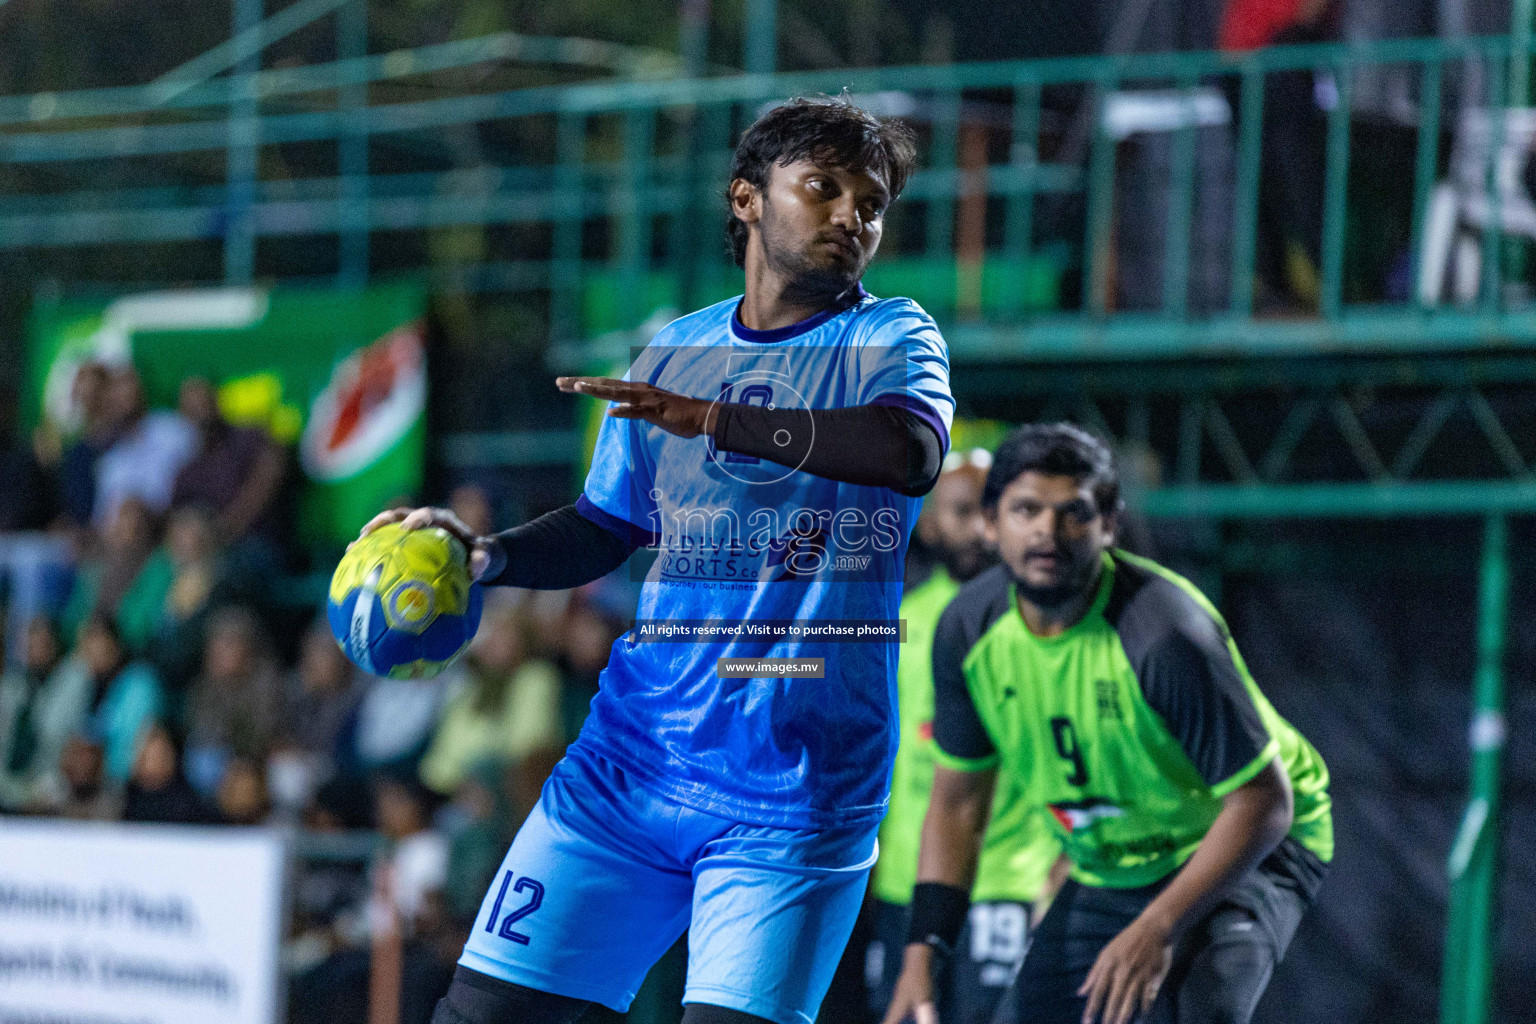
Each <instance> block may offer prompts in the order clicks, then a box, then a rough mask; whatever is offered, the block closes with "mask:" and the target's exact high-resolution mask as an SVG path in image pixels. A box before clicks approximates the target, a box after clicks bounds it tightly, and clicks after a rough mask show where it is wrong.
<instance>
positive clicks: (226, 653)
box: [187, 607, 283, 795]
mask: <svg viewBox="0 0 1536 1024" xmlns="http://www.w3.org/2000/svg"><path fill="white" fill-rule="evenodd" d="M282 712H283V677H282V675H281V674H280V673H279V672H278V669H277V664H276V662H275V660H274V658H273V655H272V653H271V651H270V650H269V648H268V646H267V643H266V637H265V634H264V631H263V629H262V626H261V621H260V620H259V619H258V618H257V617H256V615H255V613H254V612H252V611H251V610H250V609H248V608H242V607H230V608H222V609H220V610H219V611H217V612H215V613H214V614H213V616H212V617H211V618H210V619H209V621H208V635H207V640H206V643H205V645H204V648H203V673H202V675H201V676H199V677H198V679H197V680H196V681H195V682H194V683H193V684H192V689H191V691H190V692H189V693H188V696H187V777H188V778H189V779H190V780H191V781H192V786H193V788H194V789H196V790H197V791H198V792H199V793H202V794H204V795H212V794H213V793H214V792H216V791H217V790H218V788H219V784H220V783H221V782H223V780H224V773H225V771H226V769H227V768H228V765H229V762H230V759H231V758H234V757H243V758H248V759H250V760H252V761H254V762H256V763H258V764H261V763H265V761H266V758H267V754H268V753H269V752H270V751H271V749H272V744H273V741H274V739H275V738H276V736H277V730H278V726H279V723H280V721H281V716H282Z"/></svg>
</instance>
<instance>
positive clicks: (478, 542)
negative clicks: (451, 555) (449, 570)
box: [347, 508, 493, 580]
mask: <svg viewBox="0 0 1536 1024" xmlns="http://www.w3.org/2000/svg"><path fill="white" fill-rule="evenodd" d="M389 523H399V524H400V527H401V529H404V530H424V529H426V528H427V527H429V526H437V527H441V528H442V529H444V530H447V531H448V532H449V533H451V534H453V535H454V536H455V537H457V538H458V539H459V542H460V543H461V544H463V545H464V550H466V551H468V552H469V578H470V579H472V580H478V579H479V578H480V577H482V576H484V575H485V570H486V569H488V568H489V567H490V564H491V545H492V543H493V541H492V540H491V538H489V537H477V536H475V535H474V533H473V532H472V531H471V530H470V528H469V527H467V526H465V525H464V522H463V520H461V519H460V518H459V517H458V516H456V515H454V514H453V513H452V512H450V511H449V510H448V509H446V508H392V509H390V510H389V511H387V512H380V513H379V514H378V515H376V516H374V517H373V518H372V519H370V520H368V522H367V523H366V524H365V525H364V526H363V528H362V530H360V531H359V532H358V535H357V539H358V540H362V539H363V538H364V537H366V536H368V535H369V534H370V533H372V532H373V531H374V530H377V529H378V528H379V527H381V526H385V525H387V524H389ZM356 543H357V541H356V540H355V541H353V542H352V544H356ZM352 544H348V545H347V550H349V551H350V550H351V549H352Z"/></svg>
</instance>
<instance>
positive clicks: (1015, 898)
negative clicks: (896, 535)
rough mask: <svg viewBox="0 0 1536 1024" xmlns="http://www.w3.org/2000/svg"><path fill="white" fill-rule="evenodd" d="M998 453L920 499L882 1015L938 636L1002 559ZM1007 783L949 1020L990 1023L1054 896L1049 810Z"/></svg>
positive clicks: (883, 893)
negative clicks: (992, 513)
mask: <svg viewBox="0 0 1536 1024" xmlns="http://www.w3.org/2000/svg"><path fill="white" fill-rule="evenodd" d="M991 465H992V455H991V453H990V452H988V451H987V450H986V449H984V448H975V449H972V450H970V451H968V452H958V451H957V452H950V454H949V456H948V457H947V458H946V459H945V461H944V467H943V472H942V473H941V474H940V476H939V479H938V482H937V483H936V484H935V485H934V488H933V491H932V492H930V493H929V495H928V496H927V498H925V499H924V502H923V512H922V516H921V518H920V519H919V520H918V524H917V534H918V536H919V538H920V539H921V540H922V541H923V545H924V547H925V548H927V549H928V550H929V551H930V552H932V554H933V555H934V556H935V558H936V560H937V562H938V564H937V566H936V567H935V568H934V570H933V572H932V573H931V574H930V575H929V576H928V578H927V579H926V580H924V581H923V582H922V583H920V584H918V585H917V586H915V587H913V588H912V589H911V590H909V591H908V592H907V593H906V595H905V596H904V597H903V598H902V602H901V613H900V614H901V618H902V619H904V620H905V621H906V623H907V641H906V644H905V645H904V646H903V647H902V650H901V656H900V661H899V662H898V663H897V668H896V689H897V707H898V712H899V715H900V719H901V745H900V747H899V748H898V749H897V751H896V762H895V766H894V768H893V772H892V779H891V803H890V810H889V811H888V812H887V813H886V816H885V820H884V821H883V822H882V823H881V825H880V860H879V862H878V863H877V864H876V865H875V871H874V876H873V878H872V880H871V886H870V888H871V891H872V893H873V895H874V897H875V899H874V902H873V906H872V907H871V910H872V921H871V924H872V926H873V933H874V939H873V941H872V943H871V945H870V949H869V952H868V960H867V961H866V962H867V965H868V971H867V980H868V981H869V983H870V984H869V990H870V1003H871V1008H872V1009H873V1011H874V1012H875V1013H876V1014H884V1013H885V1010H886V1007H887V1006H888V1005H889V1004H890V1001H891V995H892V993H893V992H894V990H895V985H896V976H897V974H898V973H899V972H900V970H901V958H902V951H903V949H904V947H905V945H906V936H907V927H908V920H909V917H910V914H909V907H908V905H909V904H910V902H911V900H912V887H913V883H914V882H915V881H916V879H917V854H918V841H919V838H920V837H921V834H922V828H923V815H924V813H926V811H927V809H928V796H929V793H930V791H931V790H932V788H933V770H934V750H933V671H932V650H933V635H934V630H935V629H936V627H937V626H938V622H939V616H940V614H941V613H942V612H943V611H944V608H945V606H946V605H948V604H949V602H950V599H951V598H953V597H954V596H955V594H956V593H958V592H959V590H960V586H961V584H962V583H964V582H965V581H967V580H969V579H972V578H973V577H975V576H976V575H977V574H978V573H979V572H981V571H983V570H984V569H986V568H987V567H989V566H990V565H991V564H992V562H993V561H994V557H993V555H992V554H991V551H990V550H989V548H988V546H987V544H986V538H985V534H984V526H985V522H984V519H983V516H982V512H981V494H982V487H983V485H984V483H985V482H986V475H987V469H988V468H989V467H990V466H991ZM1007 782H1008V780H1007V779H1006V778H1005V779H1002V780H1000V783H1001V784H1000V785H998V787H997V793H996V795H995V797H994V798H993V801H992V817H991V822H990V824H989V825H988V827H987V833H986V836H985V838H984V839H983V840H982V844H981V853H980V859H979V862H978V865H977V869H976V883H975V885H974V886H973V887H972V889H971V900H972V903H971V907H970V912H969V914H968V915H967V920H966V925H965V928H964V930H963V931H962V932H961V934H960V937H959V940H958V944H957V946H956V955H955V957H954V959H953V960H952V961H951V962H950V963H949V964H948V965H947V970H946V971H945V972H944V973H943V975H942V976H941V977H940V978H939V979H938V981H939V990H940V996H939V1000H938V1002H939V1005H940V1007H941V1009H942V1012H943V1017H944V1019H945V1021H946V1022H947V1024H993V1022H994V1017H995V1016H996V1015H997V1009H998V1004H999V1003H1000V1001H1001V1000H1002V998H1003V996H1004V994H1005V993H1006V992H1007V990H1008V987H1009V985H1011V984H1012V982H1013V978H1014V975H1015V974H1016V973H1017V972H1018V968H1019V964H1020V963H1021V962H1022V961H1023V959H1024V950H1025V948H1026V946H1027V943H1028V940H1029V929H1030V927H1031V925H1032V923H1033V918H1034V905H1035V904H1036V903H1037V902H1038V901H1039V900H1041V899H1042V898H1043V897H1044V896H1045V895H1046V889H1047V880H1048V878H1049V877H1050V874H1051V867H1052V865H1053V864H1054V863H1055V861H1056V859H1057V857H1058V855H1059V854H1060V852H1061V844H1060V843H1059V842H1057V840H1056V837H1055V836H1054V835H1052V834H1051V833H1050V829H1049V826H1048V825H1047V824H1046V821H1045V817H1044V812H1043V811H1042V810H1040V809H1039V808H1033V807H1030V806H1029V805H1028V804H1027V803H1026V802H1025V801H1024V800H1022V799H1018V797H1019V796H1021V794H1019V793H1016V792H1014V790H1013V789H1012V788H1011V787H1010V786H1009V785H1007Z"/></svg>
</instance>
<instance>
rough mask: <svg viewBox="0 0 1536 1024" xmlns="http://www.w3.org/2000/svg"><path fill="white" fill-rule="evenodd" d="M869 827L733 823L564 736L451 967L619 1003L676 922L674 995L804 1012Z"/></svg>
mask: <svg viewBox="0 0 1536 1024" xmlns="http://www.w3.org/2000/svg"><path fill="white" fill-rule="evenodd" d="M878 828H879V824H878V822H871V823H866V824H860V825H857V826H851V827H847V828H842V829H832V830H825V831H813V830H808V829H786V828H773V827H769V826H762V825H743V824H739V823H737V822H733V821H728V820H726V819H724V818H718V817H715V816H714V815H711V814H706V813H704V812H702V811H696V810H693V809H692V808H689V807H685V806H683V805H681V804H678V803H675V802H673V801H671V800H667V799H664V798H663V797H661V796H659V795H658V794H656V793H655V792H653V791H652V790H650V789H648V788H646V787H645V786H644V785H643V784H642V783H640V782H638V781H636V780H635V779H634V778H633V777H632V776H629V775H627V774H625V773H624V772H623V771H621V770H620V769H619V768H617V767H616V766H614V765H612V764H610V763H609V762H607V761H604V760H602V759H600V758H598V757H596V756H595V755H593V754H591V753H589V752H586V751H582V750H579V749H576V748H573V749H572V750H571V751H570V752H568V753H567V755H566V757H565V759H564V760H562V761H561V762H560V763H559V764H558V765H557V766H556V767H555V771H554V774H553V775H552V776H551V777H550V779H549V781H548V782H546V783H545V784H544V793H543V796H542V797H540V799H539V802H538V804H537V805H535V807H534V809H533V812H532V813H531V814H530V815H529V816H528V820H527V821H526V822H525V823H524V824H523V827H522V828H521V829H520V830H519V831H518V833H517V838H516V839H515V840H513V842H512V848H511V849H510V850H509V851H507V857H506V859H505V860H504V861H503V862H502V865H501V871H499V872H498V873H497V875H496V878H495V880H494V881H492V883H491V888H490V891H489V892H487V893H486V896H485V902H484V903H482V904H481V906H480V913H479V916H478V917H477V918H476V920H475V928H474V931H473V933H471V935H470V939H469V942H468V943H467V944H466V945H465V947H464V954H463V956H461V957H460V958H459V963H460V964H462V965H463V966H465V967H468V968H470V969H472V970H476V971H479V972H481V973H482V974H488V975H490V976H491V977H493V978H500V979H502V980H503V981H509V982H513V983H515V984H518V985H524V986H527V987H529V988H534V989H539V990H540V991H544V992H552V993H555V994H556V995H564V996H572V997H574V998H577V999H586V1000H591V1001H593V1002H597V1003H602V1004H603V1005H604V1006H608V1007H611V1008H613V1009H615V1010H619V1011H623V1010H626V1009H628V1008H629V1004H630V1002H631V1000H633V999H634V997H635V992H636V991H638V990H639V988H640V983H641V982H642V981H644V980H645V975H646V972H647V971H648V970H649V969H650V967H651V965H652V964H653V963H655V962H656V961H657V960H658V959H660V957H661V955H662V954H663V953H665V952H666V951H667V950H668V949H669V948H671V946H672V944H673V943H674V942H676V941H677V939H678V937H679V936H680V935H682V934H683V932H684V931H685V930H687V931H688V983H687V987H686V989H685V990H684V994H683V1001H684V1002H685V1003H710V1004H713V1005H716V1006H724V1007H727V1008H729V1009H733V1010H740V1011H742V1012H744V1013H750V1014H754V1015H756V1016H759V1017H765V1018H767V1019H768V1020H771V1021H775V1022H777V1024H812V1022H813V1021H814V1020H815V1018H816V1011H817V1009H818V1008H819V1007H820V1005H821V1000H822V998H823V997H824V996H825V995H826V993H827V987H828V986H829V985H830V984H831V983H832V973H833V971H834V970H835V969H836V967H837V962H838V959H839V957H841V956H842V953H843V947H844V946H845V945H847V943H848V936H849V934H850V933H851V932H852V931H853V922H854V918H855V917H857V916H858V912H859V905H860V903H861V902H862V900H863V897H864V886H865V881H866V879H867V878H868V876H869V870H870V868H871V867H872V866H873V865H874V862H875V855H876V846H875V834H876V832H877V831H878Z"/></svg>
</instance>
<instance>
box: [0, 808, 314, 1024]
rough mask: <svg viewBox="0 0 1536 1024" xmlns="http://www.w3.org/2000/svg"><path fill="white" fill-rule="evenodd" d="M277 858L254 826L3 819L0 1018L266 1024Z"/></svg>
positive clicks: (269, 835)
mask: <svg viewBox="0 0 1536 1024" xmlns="http://www.w3.org/2000/svg"><path fill="white" fill-rule="evenodd" d="M285 863H286V858H285V854H284V847H283V841H282V838H281V836H280V835H278V834H277V833H273V832H268V831H265V830H260V829H233V828H231V829H223V828H191V827H180V826H150V825H97V824H75V823H63V822H49V821H28V820H25V819H16V818H6V819H0V1024H274V1022H276V1021H278V1020H279V1019H280V1017H281V1008H280V1007H279V1005H278V1002H277V995H278V976H277V972H278V944H279V942H280V940H281V934H280V928H281V925H282V917H283V874H284V868H285Z"/></svg>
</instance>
